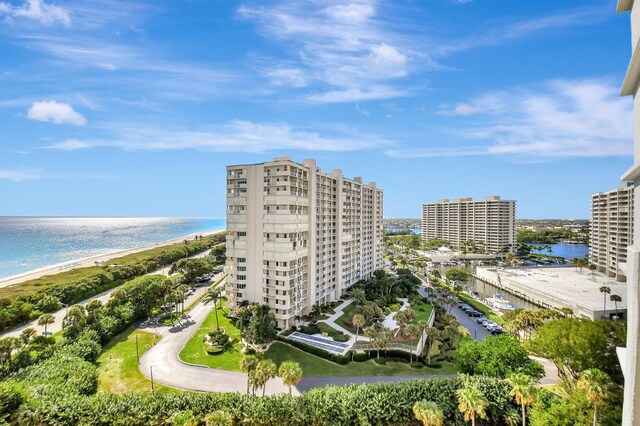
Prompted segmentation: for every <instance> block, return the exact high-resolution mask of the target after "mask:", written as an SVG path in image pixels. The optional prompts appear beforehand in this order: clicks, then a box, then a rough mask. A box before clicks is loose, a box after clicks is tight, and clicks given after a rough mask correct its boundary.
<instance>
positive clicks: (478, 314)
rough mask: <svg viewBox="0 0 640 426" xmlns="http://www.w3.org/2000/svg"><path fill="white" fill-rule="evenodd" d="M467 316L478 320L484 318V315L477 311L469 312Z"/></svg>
mask: <svg viewBox="0 0 640 426" xmlns="http://www.w3.org/2000/svg"><path fill="white" fill-rule="evenodd" d="M467 315H469V316H470V317H472V318H478V317H481V316H482V313H480V312H478V311H476V310H475V309H474V310H473V311H469V312H467Z"/></svg>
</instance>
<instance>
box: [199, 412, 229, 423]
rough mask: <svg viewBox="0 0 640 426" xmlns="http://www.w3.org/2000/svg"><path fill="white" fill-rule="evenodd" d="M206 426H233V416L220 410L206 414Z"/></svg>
mask: <svg viewBox="0 0 640 426" xmlns="http://www.w3.org/2000/svg"><path fill="white" fill-rule="evenodd" d="M204 420H205V422H206V425H207V426H233V420H234V419H233V416H232V415H231V414H230V413H228V412H226V411H222V410H218V411H214V412H213V413H211V414H207V416H206V417H205V418H204Z"/></svg>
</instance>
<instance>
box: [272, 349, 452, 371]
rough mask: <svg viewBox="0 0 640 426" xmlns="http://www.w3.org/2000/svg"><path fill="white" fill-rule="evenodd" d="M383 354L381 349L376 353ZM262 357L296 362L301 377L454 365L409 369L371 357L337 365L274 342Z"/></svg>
mask: <svg viewBox="0 0 640 426" xmlns="http://www.w3.org/2000/svg"><path fill="white" fill-rule="evenodd" d="M380 356H384V351H381V352H380ZM265 358H267V359H270V360H272V361H273V362H275V363H276V365H278V366H280V364H281V363H282V362H283V361H296V362H298V363H300V367H302V374H303V375H304V377H331V376H334V377H336V376H339V377H345V376H410V375H422V374H455V373H456V372H457V371H456V368H455V366H454V365H453V364H451V363H443V365H442V368H439V369H432V368H426V367H425V368H412V367H411V366H410V365H409V364H408V363H402V362H395V361H389V362H387V363H386V364H385V365H378V364H376V363H375V362H374V361H373V360H369V361H366V362H351V363H349V364H348V365H339V364H336V363H333V362H331V361H327V360H326V359H323V358H320V357H317V356H315V355H312V354H310V353H307V352H304V351H302V350H300V349H298V348H294V347H292V346H289V345H287V344H285V343H282V342H275V343H273V344H272V345H271V347H270V348H269V349H268V350H267V352H265Z"/></svg>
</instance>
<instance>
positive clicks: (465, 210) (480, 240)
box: [421, 195, 516, 254]
mask: <svg viewBox="0 0 640 426" xmlns="http://www.w3.org/2000/svg"><path fill="white" fill-rule="evenodd" d="M515 220H516V202H515V201H513V200H501V199H500V197H498V196H496V195H494V196H490V197H487V198H486V199H484V200H481V201H473V200H472V199H471V198H459V199H456V200H451V201H450V200H446V199H445V200H438V202H436V203H429V204H423V205H422V226H421V228H422V240H423V241H425V242H426V241H429V240H433V239H439V240H447V241H449V242H450V243H451V245H452V246H453V247H454V248H458V249H459V248H462V245H463V244H464V243H465V242H467V241H469V240H473V241H474V243H475V244H476V246H477V247H480V248H482V247H484V252H485V253H488V254H492V253H502V252H513V251H514V250H515V244H516V232H515Z"/></svg>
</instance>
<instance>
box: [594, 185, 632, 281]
mask: <svg viewBox="0 0 640 426" xmlns="http://www.w3.org/2000/svg"><path fill="white" fill-rule="evenodd" d="M589 239H590V243H591V244H590V246H589V262H591V263H593V264H594V265H596V267H597V269H598V271H599V272H604V273H605V274H606V275H607V276H608V277H611V278H615V279H616V280H618V281H626V280H627V276H626V274H625V272H624V270H623V266H624V265H625V264H626V263H627V247H628V246H630V245H632V244H633V185H632V184H629V183H625V184H623V185H622V186H621V187H620V188H618V189H614V190H611V191H607V192H599V193H597V194H593V195H592V196H591V232H590V238H589Z"/></svg>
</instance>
